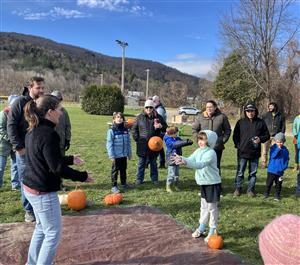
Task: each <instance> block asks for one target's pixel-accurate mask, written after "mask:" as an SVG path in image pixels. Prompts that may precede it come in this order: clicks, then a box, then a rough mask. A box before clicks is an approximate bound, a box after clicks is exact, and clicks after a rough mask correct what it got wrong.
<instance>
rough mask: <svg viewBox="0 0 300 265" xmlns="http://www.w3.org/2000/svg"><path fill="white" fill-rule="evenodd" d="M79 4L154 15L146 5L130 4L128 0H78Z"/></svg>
mask: <svg viewBox="0 0 300 265" xmlns="http://www.w3.org/2000/svg"><path fill="white" fill-rule="evenodd" d="M77 5H79V6H87V7H89V8H101V9H104V10H108V11H114V12H127V13H132V14H135V15H147V16H153V13H152V12H150V11H147V10H146V8H145V7H144V6H141V5H136V4H134V5H132V6H131V5H130V2H129V1H128V0H77Z"/></svg>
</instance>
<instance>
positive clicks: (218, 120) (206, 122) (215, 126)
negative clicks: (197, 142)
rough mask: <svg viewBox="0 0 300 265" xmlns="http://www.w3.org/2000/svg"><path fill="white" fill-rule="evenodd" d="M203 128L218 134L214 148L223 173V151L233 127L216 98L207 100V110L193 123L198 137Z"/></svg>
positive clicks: (195, 135)
mask: <svg viewBox="0 0 300 265" xmlns="http://www.w3.org/2000/svg"><path fill="white" fill-rule="evenodd" d="M202 130H211V131H213V132H215V133H216V134H217V135H218V140H217V143H216V145H215V147H214V150H215V152H216V154H217V166H218V169H219V171H220V174H221V170H220V167H221V158H222V153H223V150H224V149H225V147H224V144H225V143H226V142H227V141H228V139H229V137H230V134H231V127H230V124H229V121H228V118H227V116H226V115H225V114H223V113H222V112H221V111H220V109H219V108H218V105H217V103H216V102H215V101H214V100H208V101H206V110H205V111H204V112H203V113H202V114H201V115H200V117H199V118H198V119H197V120H196V121H195V122H194V124H193V127H192V132H193V135H194V137H195V138H196V139H197V135H198V133H199V132H200V131H202Z"/></svg>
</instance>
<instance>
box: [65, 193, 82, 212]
mask: <svg viewBox="0 0 300 265" xmlns="http://www.w3.org/2000/svg"><path fill="white" fill-rule="evenodd" d="M68 206H69V208H71V209H72V210H75V211H79V210H82V209H84V208H85V207H86V194H85V192H84V191H83V190H73V191H71V192H70V193H69V194H68Z"/></svg>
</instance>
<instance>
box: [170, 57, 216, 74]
mask: <svg viewBox="0 0 300 265" xmlns="http://www.w3.org/2000/svg"><path fill="white" fill-rule="evenodd" d="M165 64H166V65H168V66H170V67H173V68H175V69H177V70H179V71H181V72H183V73H187V74H191V75H195V76H204V75H207V73H208V72H209V71H210V70H211V66H212V64H213V61H210V60H203V59H200V58H197V57H196V56H194V57H193V59H190V58H184V56H182V55H180V54H179V55H177V56H176V59H175V60H173V61H170V62H166V63H165Z"/></svg>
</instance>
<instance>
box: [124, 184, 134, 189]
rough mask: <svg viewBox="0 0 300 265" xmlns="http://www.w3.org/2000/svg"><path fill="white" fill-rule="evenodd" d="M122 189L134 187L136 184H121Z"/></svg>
mask: <svg viewBox="0 0 300 265" xmlns="http://www.w3.org/2000/svg"><path fill="white" fill-rule="evenodd" d="M121 187H122V189H133V188H134V186H133V185H131V184H124V185H121Z"/></svg>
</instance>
